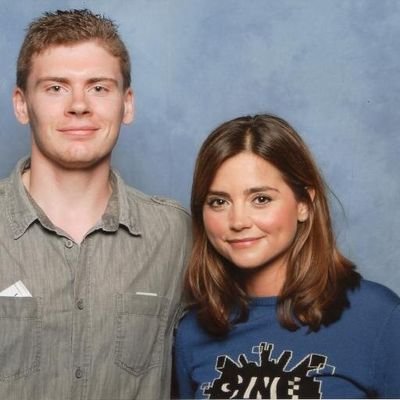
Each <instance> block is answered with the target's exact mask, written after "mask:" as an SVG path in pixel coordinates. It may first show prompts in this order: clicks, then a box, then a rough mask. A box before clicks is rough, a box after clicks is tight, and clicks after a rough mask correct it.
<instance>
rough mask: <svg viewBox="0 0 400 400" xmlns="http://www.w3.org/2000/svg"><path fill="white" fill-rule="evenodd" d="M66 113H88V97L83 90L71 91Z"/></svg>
mask: <svg viewBox="0 0 400 400" xmlns="http://www.w3.org/2000/svg"><path fill="white" fill-rule="evenodd" d="M67 112H68V113H69V114H74V115H84V114H88V113H89V112H90V103H89V101H88V95H87V93H85V91H84V90H79V89H76V90H72V92H71V98H70V102H69V104H68V109H67Z"/></svg>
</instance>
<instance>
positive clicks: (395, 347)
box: [376, 304, 400, 399]
mask: <svg viewBox="0 0 400 400" xmlns="http://www.w3.org/2000/svg"><path fill="white" fill-rule="evenodd" d="M399 341H400V304H399V305H397V307H395V308H394V310H393V312H392V313H391V315H390V317H389V319H388V321H387V323H386V324H385V327H384V331H383V333H382V337H381V346H379V347H378V349H381V350H378V354H377V359H378V363H377V371H376V375H377V377H378V385H377V387H378V388H379V389H378V390H379V393H378V396H379V397H381V398H388V399H390V398H400V379H399V377H400V342H399ZM379 353H381V354H379Z"/></svg>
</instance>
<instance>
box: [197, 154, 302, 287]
mask: <svg viewBox="0 0 400 400" xmlns="http://www.w3.org/2000/svg"><path fill="white" fill-rule="evenodd" d="M307 218H308V208H307V206H306V204H305V203H301V202H298V201H297V200H296V198H295V196H294V193H293V191H292V190H291V188H290V187H289V186H288V185H287V184H286V183H285V181H284V180H283V178H282V176H281V173H280V172H279V170H278V169H277V168H275V167H274V166H273V165H272V164H270V163H269V162H267V161H265V160H264V159H262V158H261V157H259V156H257V155H255V154H253V153H250V152H243V153H240V154H238V155H236V156H234V157H232V158H229V159H228V160H226V161H225V162H224V163H223V164H222V165H221V167H220V168H219V170H218V171H217V174H216V176H215V178H214V180H213V182H212V183H211V186H210V189H209V191H208V194H207V197H206V201H205V204H204V206H203V220H204V226H205V230H206V233H207V236H208V239H209V240H210V242H211V244H212V245H213V246H214V248H215V249H216V250H217V252H218V253H220V254H221V255H222V256H224V257H225V258H226V259H228V260H229V261H231V262H232V263H233V264H234V265H236V266H237V267H238V268H241V269H243V270H246V272H247V274H245V275H246V276H247V277H248V278H249V280H248V282H247V288H248V291H249V292H252V294H253V295H276V294H278V292H279V290H280V288H281V286H282V285H283V282H284V277H285V272H286V263H287V255H288V251H289V249H290V247H291V245H292V243H293V241H294V238H295V236H296V232H297V224H298V222H299V221H305V220H306V219H307ZM271 285H272V290H267V289H266V288H267V287H269V286H271ZM266 291H267V292H268V293H266Z"/></svg>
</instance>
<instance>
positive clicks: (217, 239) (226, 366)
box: [175, 115, 400, 399]
mask: <svg viewBox="0 0 400 400" xmlns="http://www.w3.org/2000/svg"><path fill="white" fill-rule="evenodd" d="M326 192H327V190H326V186H325V184H324V181H323V179H322V177H321V175H320V173H319V171H318V168H317V166H316V165H315V163H314V161H313V158H312V156H311V154H310V152H309V150H308V148H307V146H306V145H305V144H304V142H303V140H302V139H301V138H300V136H299V135H298V134H297V133H296V132H295V131H294V129H293V128H292V127H291V126H290V125H289V124H288V123H287V122H285V121H284V120H282V119H280V118H277V117H274V116H271V115H258V116H254V117H242V118H237V119H234V120H232V121H229V122H226V123H224V124H222V125H221V126H220V127H218V128H217V129H216V130H215V131H214V132H213V133H212V134H211V135H210V136H209V137H208V138H207V139H206V141H205V143H204V144H203V146H202V148H201V150H200V153H199V156H198V159H197V164H196V168H195V172H194V181H193V187H192V199H191V210H192V216H193V230H194V247H193V252H192V256H191V260H190V263H189V268H188V271H187V275H186V289H187V292H188V296H189V298H190V300H191V305H192V307H191V310H190V311H189V313H188V314H187V315H186V316H185V318H184V319H183V320H182V322H181V324H180V326H179V329H178V333H177V338H176V350H175V363H176V377H177V381H178V386H179V396H180V397H181V398H210V399H216V398H218V399H228V398H237V399H238V398H252V399H253V398H263V399H266V398H290V399H300V398H346V397H347V398H368V397H385V398H389V397H400V379H399V376H400V345H399V344H398V340H399V338H400V305H399V304H400V299H399V297H398V296H397V295H395V294H394V293H393V292H391V291H390V290H389V289H387V288H385V287H383V286H381V285H379V284H377V283H373V282H369V281H366V280H363V279H361V277H360V275H359V274H358V272H356V270H355V266H354V264H353V263H352V262H351V261H349V260H348V259H346V258H345V257H344V256H343V255H342V254H341V253H340V251H339V250H338V248H337V247H336V244H335V240H334V235H333V229H332V224H331V218H330V214H329V208H328V201H327V194H326Z"/></svg>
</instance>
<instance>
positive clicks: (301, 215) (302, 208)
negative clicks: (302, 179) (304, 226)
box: [297, 187, 315, 222]
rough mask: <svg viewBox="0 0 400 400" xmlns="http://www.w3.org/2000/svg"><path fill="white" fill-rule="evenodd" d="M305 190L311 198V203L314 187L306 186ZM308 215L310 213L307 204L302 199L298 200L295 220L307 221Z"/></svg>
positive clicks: (313, 196)
mask: <svg viewBox="0 0 400 400" xmlns="http://www.w3.org/2000/svg"><path fill="white" fill-rule="evenodd" d="M306 190H307V192H308V195H309V197H310V199H311V202H312V203H313V202H314V198H315V189H313V188H308V187H307V188H306ZM309 215H310V206H309V204H308V203H307V202H303V201H301V202H299V204H298V205H297V220H298V221H299V222H304V221H307V219H308V217H309Z"/></svg>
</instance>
